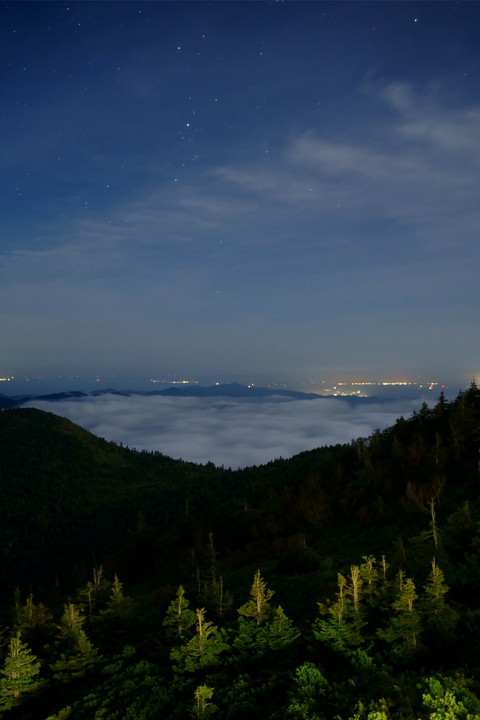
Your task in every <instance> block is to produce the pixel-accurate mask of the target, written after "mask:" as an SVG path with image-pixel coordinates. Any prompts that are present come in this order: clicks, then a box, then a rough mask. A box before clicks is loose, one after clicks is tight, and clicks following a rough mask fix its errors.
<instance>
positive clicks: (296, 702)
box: [0, 385, 480, 720]
mask: <svg viewBox="0 0 480 720" xmlns="http://www.w3.org/2000/svg"><path fill="white" fill-rule="evenodd" d="M479 450H480V391H479V390H478V388H476V386H474V385H472V387H471V388H470V389H469V390H468V391H466V392H464V393H461V394H460V395H459V396H458V398H457V399H456V400H455V401H454V402H452V403H448V402H446V401H445V399H444V398H443V397H441V398H440V399H439V401H438V403H437V405H436V406H435V407H434V408H433V409H429V408H428V407H427V406H424V407H423V408H422V409H421V410H420V412H418V413H415V414H414V415H413V416H412V417H410V418H407V419H405V418H399V420H398V421H397V422H396V423H395V425H394V426H392V427H391V428H389V429H387V430H385V431H383V432H375V433H374V434H373V435H372V436H371V437H370V438H365V439H358V440H356V441H354V442H352V443H350V444H348V445H337V446H335V447H329V448H319V449H318V450H314V451H311V452H305V453H301V454H300V455H297V456H296V457H294V458H292V459H291V460H278V461H275V462H272V463H269V464H267V465H264V466H261V467H252V468H247V469H245V470H242V471H237V472H231V471H224V470H223V469H219V468H215V467H214V466H213V464H208V465H205V466H197V465H193V464H189V463H183V462H180V461H173V460H170V459H169V458H166V457H164V456H162V455H161V454H158V453H154V454H151V453H143V452H142V453H138V452H135V451H132V450H129V449H127V448H122V447H118V446H116V445H114V444H112V443H107V442H105V441H103V440H100V439H98V438H96V437H94V436H93V435H91V434H89V433H87V432H85V431H83V430H82V429H80V428H78V427H77V426H75V425H73V424H72V423H70V422H69V421H66V420H64V419H62V418H59V417H57V416H55V415H51V414H49V413H42V412H40V411H37V410H27V409H25V410H22V409H13V410H5V411H2V412H1V413H0V491H1V499H0V513H1V518H0V519H1V527H0V532H1V533H2V538H1V539H2V545H1V548H2V575H3V593H4V598H5V599H4V602H3V605H1V606H0V610H1V616H2V618H3V623H4V626H5V628H4V631H3V633H2V632H0V648H1V652H2V653H3V660H2V662H3V670H2V671H0V672H1V674H0V712H1V711H2V709H3V710H4V711H5V712H6V713H9V714H10V715H11V717H22V718H25V720H26V718H39V719H43V720H45V719H46V718H52V719H53V718H55V720H65V719H66V718H72V720H74V719H75V720H76V719H77V718H78V719H79V720H81V719H82V718H85V719H90V718H93V719H94V720H96V718H106V719H107V720H117V718H120V717H122V718H136V719H137V718H139V719H141V718H143V719H144V720H150V719H151V720H155V719H156V718H171V719H172V720H174V719H175V718H179V719H180V718H188V717H191V716H193V717H209V716H210V715H212V714H215V713H218V714H217V717H221V718H227V719H228V718H231V720H244V719H247V718H251V717H252V716H258V717H260V716H261V717H265V718H267V719H268V720H324V719H325V720H402V719H403V718H405V719H407V720H418V718H421V720H440V719H441V718H445V720H447V719H448V720H456V719H457V718H458V719H459V720H463V719H464V720H468V719H469V718H470V720H479V719H480V701H479V699H478V697H479V690H480V662H479V656H478V647H479V646H480V630H479V628H480V531H479V528H480V499H479V490H480V466H479V459H480V456H479ZM102 565H103V570H102ZM92 568H93V574H92ZM67 571H68V572H67ZM117 573H118V575H120V576H121V578H122V581H123V582H124V583H125V585H122V582H121V581H120V580H119V577H118V575H117ZM56 574H58V582H57V583H56V584H55V587H50V583H51V580H52V579H53V578H54V577H55V575H56ZM107 575H108V582H107V580H106V577H107ZM15 585H18V586H19V588H18V589H17V591H16V592H15V593H13V588H14V586H15ZM40 586H42V587H40ZM2 635H3V638H4V640H3V642H2V641H1V638H2ZM15 663H16V664H15ZM20 668H21V669H20Z"/></svg>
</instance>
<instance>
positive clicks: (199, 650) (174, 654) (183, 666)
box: [170, 608, 228, 672]
mask: <svg viewBox="0 0 480 720" xmlns="http://www.w3.org/2000/svg"><path fill="white" fill-rule="evenodd" d="M195 615H196V619H197V622H196V627H195V635H194V636H193V637H192V638H190V640H189V641H188V642H187V643H185V644H184V645H181V646H180V647H174V648H172V651H171V653H170V659H171V660H172V661H173V664H174V667H175V669H176V670H177V671H179V672H195V671H196V670H199V669H202V668H204V667H209V666H212V665H218V664H219V663H220V658H219V655H220V653H222V652H223V651H224V650H228V645H227V643H226V641H225V637H224V634H223V633H222V632H221V631H219V630H218V628H217V626H216V625H214V624H213V623H212V622H211V621H210V620H206V619H205V608H201V609H197V610H196V611H195Z"/></svg>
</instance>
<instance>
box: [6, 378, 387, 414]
mask: <svg viewBox="0 0 480 720" xmlns="http://www.w3.org/2000/svg"><path fill="white" fill-rule="evenodd" d="M103 395H120V396H122V397H131V396H135V395H141V396H143V397H153V396H165V397H200V398H202V397H204V398H206V397H231V398H255V399H257V400H259V399H262V398H269V397H275V396H276V397H278V396H281V397H284V398H290V399H293V400H325V399H326V398H331V397H332V396H326V395H317V394H316V393H305V392H300V391H298V390H287V389H285V388H265V387H257V386H254V385H251V386H246V385H241V384H240V383H226V384H224V385H208V386H204V385H193V384H192V385H175V386H171V387H168V388H165V389H163V390H143V391H142V390H116V389H114V388H98V389H97V390H93V391H92V392H90V393H85V392H81V391H79V390H72V391H69V392H58V393H49V394H47V395H12V396H11V397H7V396H6V395H0V409H5V408H13V407H19V406H21V405H25V404H26V403H30V402H33V401H35V400H44V401H47V402H61V401H62V400H81V399H83V398H87V397H101V396H103ZM337 397H338V398H340V399H342V400H344V401H347V402H349V403H351V404H354V405H357V404H359V403H362V404H369V403H384V402H388V401H389V398H387V397H385V398H383V397H382V398H380V397H377V396H372V397H358V396H356V395H342V396H337Z"/></svg>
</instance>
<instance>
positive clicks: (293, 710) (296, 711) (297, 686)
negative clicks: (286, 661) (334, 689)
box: [287, 662, 329, 720]
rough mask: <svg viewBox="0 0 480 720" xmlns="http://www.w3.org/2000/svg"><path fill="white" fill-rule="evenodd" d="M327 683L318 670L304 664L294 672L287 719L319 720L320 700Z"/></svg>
mask: <svg viewBox="0 0 480 720" xmlns="http://www.w3.org/2000/svg"><path fill="white" fill-rule="evenodd" d="M328 687H329V683H328V681H327V680H326V679H325V678H324V676H323V675H322V673H321V671H320V669H319V668H318V667H317V666H316V665H314V664H313V663H311V662H305V663H303V665H300V667H298V668H297V669H296V671H295V677H294V689H293V690H292V691H291V692H290V693H289V704H288V707H287V717H288V718H290V719H291V720H320V718H322V717H324V716H323V714H322V699H323V696H324V694H325V692H326V691H327V690H328Z"/></svg>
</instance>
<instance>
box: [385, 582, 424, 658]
mask: <svg viewBox="0 0 480 720" xmlns="http://www.w3.org/2000/svg"><path fill="white" fill-rule="evenodd" d="M397 582H398V590H397V595H396V598H395V600H394V602H393V604H392V608H393V610H394V612H395V615H394V616H393V617H392V618H391V619H390V621H389V623H388V624H387V626H386V627H385V628H382V629H380V630H378V632H377V635H378V636H379V637H380V638H382V639H383V640H385V641H386V642H387V643H389V644H390V645H391V651H390V652H391V654H392V655H393V656H397V657H398V658H399V659H406V658H408V657H409V656H410V655H411V654H412V653H413V652H415V650H416V649H417V646H418V637H419V635H420V630H421V626H420V615H419V613H418V612H417V609H416V606H415V601H416V600H417V593H416V590H415V584H414V582H413V580H412V579H411V578H405V572H404V571H403V570H400V571H399V573H398V576H397Z"/></svg>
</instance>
